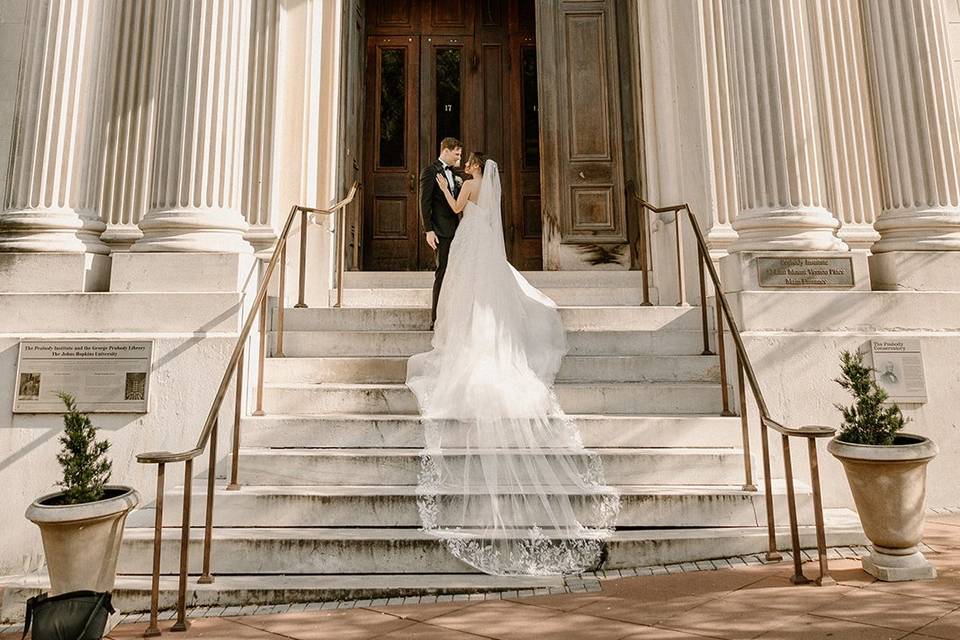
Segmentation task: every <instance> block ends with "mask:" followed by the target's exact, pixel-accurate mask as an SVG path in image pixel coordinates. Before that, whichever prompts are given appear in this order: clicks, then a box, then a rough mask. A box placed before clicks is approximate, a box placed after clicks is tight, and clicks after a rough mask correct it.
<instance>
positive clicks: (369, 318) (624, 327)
mask: <svg viewBox="0 0 960 640" xmlns="http://www.w3.org/2000/svg"><path fill="white" fill-rule="evenodd" d="M559 311H560V317H561V318H562V319H563V323H564V326H565V327H566V328H567V329H568V330H571V331H575V330H587V331H597V330H606V331H628V330H631V329H645V330H648V331H650V330H654V329H667V328H669V329H699V328H700V327H701V323H702V320H701V315H700V307H639V306H633V307H623V306H607V307H603V306H600V307H598V306H579V307H560V309H559ZM708 321H712V315H711V314H708ZM708 326H711V325H708ZM283 327H284V330H285V331H358V330H363V331H404V330H414V331H424V330H427V329H429V328H430V309H429V308H428V307H422V308H417V307H406V308H403V307H398V308H390V307H356V308H349V307H348V308H342V309H335V308H330V307H327V308H316V309H286V310H285V312H284V321H283Z"/></svg>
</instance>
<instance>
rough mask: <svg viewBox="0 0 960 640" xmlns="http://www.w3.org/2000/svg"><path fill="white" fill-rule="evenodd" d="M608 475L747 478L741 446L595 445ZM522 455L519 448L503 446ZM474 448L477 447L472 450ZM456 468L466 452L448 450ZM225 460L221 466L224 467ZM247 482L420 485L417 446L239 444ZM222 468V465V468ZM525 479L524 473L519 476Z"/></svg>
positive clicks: (614, 479) (691, 480)
mask: <svg viewBox="0 0 960 640" xmlns="http://www.w3.org/2000/svg"><path fill="white" fill-rule="evenodd" d="M591 451H594V452H596V453H597V454H599V455H600V458H601V460H602V462H603V471H604V477H605V478H606V481H607V482H608V483H610V484H613V485H653V484H662V483H663V482H664V481H665V480H666V479H669V481H670V483H671V484H675V485H681V484H690V485H706V484H714V485H731V484H738V483H740V482H742V481H743V451H742V450H741V449H738V448H733V447H730V448H715V449H708V448H699V449H686V448H679V447H674V448H670V449H658V448H595V449H592V450H591ZM499 452H500V453H501V454H502V455H519V456H522V455H523V452H522V451H521V450H516V449H513V450H509V449H503V450H499ZM474 453H476V450H474ZM445 460H446V461H447V464H448V465H450V467H451V468H452V469H457V468H460V467H461V465H462V464H463V461H464V457H463V456H462V455H461V456H458V455H457V450H455V449H450V450H447V451H445ZM226 468H227V467H226V465H224V466H223V467H222V469H226ZM240 469H241V473H242V475H243V483H244V484H245V485H248V486H252V485H285V486H304V485H322V484H325V485H352V486H383V485H408V486H409V485H416V484H417V477H418V475H419V473H420V450H419V449H268V448H254V447H243V448H241V449H240ZM221 473H223V471H221ZM522 480H523V479H522V478H521V481H522Z"/></svg>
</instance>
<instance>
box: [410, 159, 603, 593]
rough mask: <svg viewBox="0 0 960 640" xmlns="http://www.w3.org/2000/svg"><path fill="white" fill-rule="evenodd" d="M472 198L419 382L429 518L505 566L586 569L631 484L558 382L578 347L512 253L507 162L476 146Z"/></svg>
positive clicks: (458, 549)
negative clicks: (620, 489) (596, 446)
mask: <svg viewBox="0 0 960 640" xmlns="http://www.w3.org/2000/svg"><path fill="white" fill-rule="evenodd" d="M464 168H465V170H466V172H467V173H468V174H470V176H471V177H472V178H473V179H472V180H467V181H466V182H464V184H463V188H462V189H461V190H460V193H459V194H458V198H457V199H454V197H453V196H452V195H451V194H450V191H449V187H448V185H447V181H446V180H444V179H442V178H441V179H438V180H437V183H438V185H439V187H440V188H441V189H443V192H444V195H445V197H446V198H447V201H448V202H449V204H450V206H451V207H452V208H453V210H454V211H455V212H457V213H460V212H463V219H462V221H461V223H460V226H459V227H458V229H457V232H456V235H455V236H454V239H453V243H452V245H451V247H450V258H449V263H448V266H447V272H446V276H445V278H444V282H443V287H442V289H441V292H440V299H439V304H438V308H437V321H436V326H435V332H434V336H433V343H432V344H433V350H432V351H429V352H427V353H421V354H417V355H414V356H412V357H411V358H410V360H409V363H408V365H407V385H408V386H409V387H410V389H411V390H412V391H413V393H414V394H415V395H416V397H417V402H418V404H419V407H420V412H421V414H422V416H423V422H424V430H425V448H424V450H423V452H422V454H421V470H420V477H419V482H418V489H417V503H418V507H419V510H420V518H421V521H422V524H423V528H424V530H425V531H427V532H428V533H430V534H432V535H435V536H437V537H439V538H441V539H442V540H444V542H445V543H446V545H447V547H448V549H449V550H450V551H451V553H453V555H454V556H456V557H457V558H459V559H461V560H463V561H464V562H466V563H467V564H469V565H471V566H473V567H475V568H477V569H479V570H481V571H483V572H486V573H490V574H495V575H548V574H565V573H579V572H582V571H587V570H591V569H594V568H597V567H599V565H600V564H601V563H602V562H603V560H604V556H605V548H604V544H605V539H606V538H608V537H609V535H610V533H611V531H612V529H613V524H614V520H615V518H616V515H617V512H618V511H619V504H620V503H619V496H618V494H617V493H616V492H615V491H614V490H613V489H612V488H611V487H609V486H607V485H606V484H605V483H604V479H603V470H602V467H601V464H600V458H599V456H598V455H597V454H595V453H592V452H590V451H588V450H586V449H584V447H583V445H582V443H581V441H580V436H579V432H578V430H577V428H576V425H575V423H574V422H573V421H572V420H571V419H570V418H569V417H567V416H566V415H565V414H564V413H563V411H562V410H561V408H560V406H559V403H558V401H557V398H556V396H555V395H554V393H553V391H552V389H551V387H552V385H553V381H554V378H555V377H556V374H557V371H558V370H559V368H560V361H561V359H562V358H563V355H564V354H565V353H566V334H565V331H564V327H563V323H562V322H561V319H560V315H559V313H558V312H557V308H556V305H555V304H554V303H553V302H552V301H551V300H550V299H549V298H547V297H546V296H545V295H543V294H542V293H541V292H540V291H538V290H537V289H535V288H534V287H533V286H531V285H530V284H529V283H528V282H527V281H526V279H525V278H524V277H523V276H522V275H521V274H520V273H519V272H518V271H516V270H515V269H514V268H513V267H512V266H510V263H509V262H507V257H506V252H505V250H504V240H503V228H502V222H501V211H500V193H501V191H500V176H499V169H498V167H497V163H496V162H494V161H493V160H488V159H486V158H485V157H484V156H483V154H481V153H474V154H472V155H471V156H470V158H469V159H468V160H467V163H466V165H465V167H464Z"/></svg>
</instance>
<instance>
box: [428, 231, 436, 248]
mask: <svg viewBox="0 0 960 640" xmlns="http://www.w3.org/2000/svg"><path fill="white" fill-rule="evenodd" d="M427 244H428V245H430V248H431V249H433V250H434V251H436V250H437V233H436V232H435V231H427Z"/></svg>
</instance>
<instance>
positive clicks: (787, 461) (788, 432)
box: [627, 182, 836, 585]
mask: <svg viewBox="0 0 960 640" xmlns="http://www.w3.org/2000/svg"><path fill="white" fill-rule="evenodd" d="M627 192H628V196H632V197H633V199H634V200H636V201H637V203H639V205H640V230H639V244H640V254H641V255H640V264H641V265H642V266H641V269H642V270H643V289H644V291H643V299H644V302H645V303H646V302H647V301H649V297H650V293H649V286H650V285H649V282H650V279H649V273H648V270H649V260H648V255H647V251H648V248H649V245H650V241H649V238H648V233H649V230H648V228H647V227H648V224H647V216H646V211H647V210H649V211H651V212H653V213H673V214H674V216H675V221H676V231H677V249H678V258H677V260H678V262H679V263H682V260H683V254H682V253H681V224H680V214H681V212H685V213H686V216H685V217H686V219H687V220H688V221H689V222H690V226H691V228H692V229H693V234H694V236H695V238H696V243H697V262H698V269H699V271H700V279H699V280H700V282H699V284H700V306H701V307H702V309H703V311H702V313H701V318H702V329H701V330H702V332H703V336H704V350H703V353H704V354H705V355H710V354H711V352H710V349H709V344H708V332H707V313H706V303H707V298H706V286H705V281H704V268H706V272H707V273H709V275H710V280H711V281H712V283H713V289H714V293H715V300H716V309H717V338H716V341H717V355H718V356H719V358H720V384H721V387H722V397H723V415H734V414H733V413H732V412H731V411H730V408H729V400H728V394H727V371H726V357H725V350H724V342H725V333H724V324H725V323H726V325H727V326H729V332H730V335H731V337H732V338H733V344H734V348H735V350H736V354H737V383H738V384H737V386H738V392H739V398H740V422H741V440H742V443H743V456H744V483H743V486H744V489H746V490H748V491H756V486H755V485H754V484H753V470H752V468H751V460H750V434H749V426H748V418H747V403H746V396H745V388H744V386H745V385H744V375H745V376H746V380H747V382H748V383H749V384H750V390H751V391H752V394H753V397H754V400H755V402H756V404H757V410H758V412H759V414H760V426H761V428H760V444H761V448H762V456H763V458H762V460H763V476H764V477H763V482H764V492H765V494H766V495H765V496H764V498H765V503H766V512H767V553H766V557H767V559H768V560H771V561H778V560H781V559H782V556H781V554H780V552H779V551H778V550H777V538H776V522H775V518H774V513H773V508H774V506H773V491H772V486H771V485H772V482H771V473H770V446H769V441H768V438H767V430H768V429H772V430H773V431H776V432H777V433H779V434H780V437H781V447H782V450H783V465H784V474H785V476H786V478H785V482H786V485H787V511H788V514H789V517H790V540H791V546H792V552H793V553H792V555H793V569H794V575H793V578H792V581H793V582H794V583H795V584H806V583H808V582H810V580H809V579H808V578H807V577H806V576H804V575H803V567H802V560H801V557H800V531H799V527H798V524H797V501H796V495H795V490H794V486H793V464H792V460H791V457H790V438H794V437H796V438H805V439H806V441H807V453H808V458H809V464H810V483H811V485H812V489H813V511H814V521H815V524H816V532H817V552H818V555H819V565H820V567H819V568H820V575H819V576H818V577H817V579H816V583H817V584H818V585H830V584H835V582H834V580H833V578H832V577H831V576H830V572H829V567H828V564H827V549H826V533H825V531H824V522H823V501H822V496H821V492H820V472H819V464H818V461H817V439H818V438H829V437H831V436H833V435H834V433H835V432H836V430H835V429H833V428H832V427H825V426H818V425H807V426H803V427H787V426H784V425H783V424H781V423H779V422H777V421H776V420H774V419H773V418H771V417H770V412H769V410H768V408H767V403H766V400H765V399H764V397H763V391H762V390H761V389H760V384H759V383H758V382H757V374H756V372H755V371H754V368H753V364H752V363H751V362H750V356H749V354H748V353H747V349H746V347H745V346H744V344H743V339H742V337H741V335H740V329H739V328H738V327H737V323H736V321H735V320H734V317H733V313H732V311H731V309H730V303H729V302H728V300H727V296H726V294H724V292H723V287H722V286H721V283H720V276H719V275H718V274H717V269H716V267H715V266H714V264H713V260H712V259H711V258H710V249H709V247H708V246H707V241H706V238H705V237H704V235H703V231H702V230H701V229H700V223H699V222H698V221H697V217H696V216H695V215H693V212H692V211H691V210H690V206H689V205H688V204H687V203H683V204H676V205H671V206H668V207H655V206H653V205H652V204H650V203H649V202H647V201H646V200H644V199H643V198H642V197H641V196H640V194H639V193H637V189H636V185H634V184H633V183H632V182H628V184H627ZM678 271H679V272H680V274H681V276H680V277H681V278H682V277H683V276H682V274H683V269H682V267H681V268H679V269H678ZM679 291H680V295H679V301H678V303H677V304H678V305H684V304H686V293H685V289H684V285H683V283H682V281H681V283H680V289H679Z"/></svg>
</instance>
